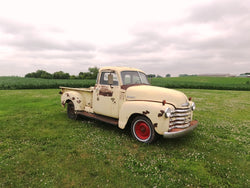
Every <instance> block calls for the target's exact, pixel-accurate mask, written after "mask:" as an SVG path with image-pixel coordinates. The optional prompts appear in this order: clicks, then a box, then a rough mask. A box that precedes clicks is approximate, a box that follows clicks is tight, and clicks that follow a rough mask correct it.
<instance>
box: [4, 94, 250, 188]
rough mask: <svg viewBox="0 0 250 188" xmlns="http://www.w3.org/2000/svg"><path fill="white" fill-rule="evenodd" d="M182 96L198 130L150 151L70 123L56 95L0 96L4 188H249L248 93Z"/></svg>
mask: <svg viewBox="0 0 250 188" xmlns="http://www.w3.org/2000/svg"><path fill="white" fill-rule="evenodd" d="M181 91H183V92H184V93H185V94H187V96H192V97H193V100H194V101H195V102H196V106H197V110H196V111H195V114H194V116H195V117H194V118H195V119H197V120H198V121H199V126H198V128H197V129H196V130H195V131H194V132H193V133H192V134H190V135H187V136H186V137H183V138H180V139H163V138H160V139H159V140H157V141H156V142H155V143H153V144H150V145H148V144H142V143H139V142H137V141H136V140H134V139H133V138H132V136H131V135H130V132H129V131H128V130H120V129H118V128H116V127H114V126H112V125H108V124H103V123H101V122H98V121H92V120H89V119H80V120H77V121H74V120H70V119H68V118H67V115H66V109H64V108H62V107H61V106H60V95H59V94H58V92H59V90H58V89H44V90H39V89H37V90H28V89H26V90H0V99H1V104H0V187H80V186H82V187H248V186H249V174H250V166H249V161H250V158H249V151H250V148H249V138H250V137H249V125H250V113H249V112H250V95H249V94H250V93H249V91H227V90H225V91H223V90H195V89H192V90H191V89H181Z"/></svg>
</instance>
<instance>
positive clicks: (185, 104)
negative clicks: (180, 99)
mask: <svg viewBox="0 0 250 188" xmlns="http://www.w3.org/2000/svg"><path fill="white" fill-rule="evenodd" d="M181 106H182V107H188V106H189V102H186V103H183V104H182V105H181Z"/></svg>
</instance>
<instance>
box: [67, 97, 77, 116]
mask: <svg viewBox="0 0 250 188" xmlns="http://www.w3.org/2000/svg"><path fill="white" fill-rule="evenodd" d="M67 114H68V117H69V118H70V119H74V120H76V119H77V114H76V113H75V105H74V103H73V102H72V101H70V102H68V105H67Z"/></svg>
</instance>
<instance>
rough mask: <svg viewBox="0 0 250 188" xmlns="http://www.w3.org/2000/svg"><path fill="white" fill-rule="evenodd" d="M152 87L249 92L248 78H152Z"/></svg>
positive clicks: (249, 82) (249, 79)
mask: <svg viewBox="0 0 250 188" xmlns="http://www.w3.org/2000/svg"><path fill="white" fill-rule="evenodd" d="M152 85H155V86H160V87H167V88H192V89H216V90H246V91H250V78H242V77H199V76H188V77H173V78H154V79H152Z"/></svg>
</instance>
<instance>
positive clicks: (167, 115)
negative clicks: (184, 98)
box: [165, 108, 171, 118]
mask: <svg viewBox="0 0 250 188" xmlns="http://www.w3.org/2000/svg"><path fill="white" fill-rule="evenodd" d="M170 116H171V109H170V108H166V110H165V117H166V118H169V117H170Z"/></svg>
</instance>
